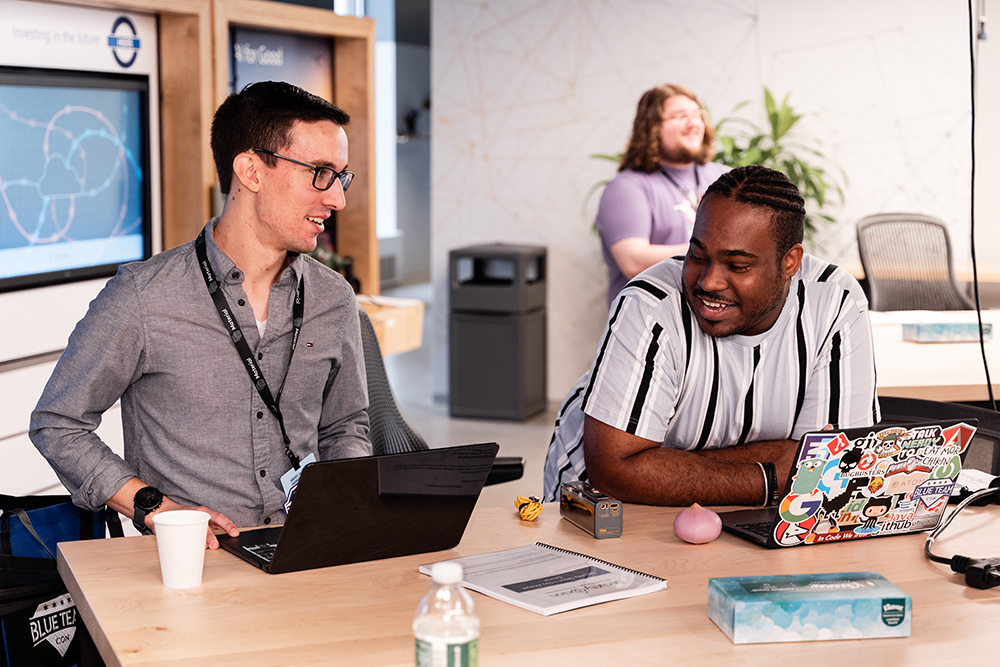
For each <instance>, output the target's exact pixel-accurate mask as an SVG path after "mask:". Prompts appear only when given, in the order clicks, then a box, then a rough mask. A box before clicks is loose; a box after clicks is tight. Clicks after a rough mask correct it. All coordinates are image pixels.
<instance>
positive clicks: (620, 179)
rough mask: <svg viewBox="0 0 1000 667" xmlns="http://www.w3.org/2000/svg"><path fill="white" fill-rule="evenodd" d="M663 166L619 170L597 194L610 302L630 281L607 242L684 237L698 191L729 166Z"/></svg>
mask: <svg viewBox="0 0 1000 667" xmlns="http://www.w3.org/2000/svg"><path fill="white" fill-rule="evenodd" d="M664 169H665V170H666V172H667V174H669V175H670V177H669V178H668V177H667V176H665V175H664V174H663V173H662V172H660V171H653V172H650V173H648V174H647V173H644V172H641V171H633V170H631V169H626V170H624V171H620V172H618V175H616V176H615V177H614V178H613V179H612V180H611V182H610V183H608V185H607V187H606V188H605V189H604V194H603V195H601V205H600V207H599V208H598V210H597V221H596V224H597V230H598V231H599V232H600V234H601V248H602V250H603V251H604V261H605V262H606V263H607V265H608V278H609V280H608V305H609V306H610V304H611V302H612V301H613V300H614V298H615V297H616V296H618V292H620V291H621V289H622V288H623V287H625V283H626V282H628V280H627V279H626V278H625V275H624V274H623V273H622V272H621V270H619V268H618V264H616V263H615V258H614V256H613V255H612V254H611V249H610V248H611V246H612V245H614V244H615V243H617V242H618V241H621V240H622V239H628V238H642V239H648V240H649V242H650V243H652V244H654V245H674V244H677V243H687V241H688V239H690V238H691V230H692V228H693V227H694V216H695V211H696V209H697V208H698V202H699V201H701V196H702V195H703V194H704V193H705V190H706V189H707V188H708V186H709V185H711V184H712V183H713V182H715V179H717V178H718V177H719V176H720V175H722V174H724V173H726V172H727V171H729V167H727V166H725V165H722V164H719V163H717V162H709V163H708V164H696V165H693V166H691V167H687V168H685V169H674V168H672V167H664Z"/></svg>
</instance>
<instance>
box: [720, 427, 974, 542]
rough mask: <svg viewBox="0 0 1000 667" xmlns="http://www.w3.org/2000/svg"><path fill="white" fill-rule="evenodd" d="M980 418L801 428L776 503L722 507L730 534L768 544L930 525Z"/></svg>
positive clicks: (945, 499)
mask: <svg viewBox="0 0 1000 667" xmlns="http://www.w3.org/2000/svg"><path fill="white" fill-rule="evenodd" d="M977 426H978V422H977V421H976V420H975V419H970V420H967V421H949V422H937V423H928V424H907V425H905V426H893V425H887V424H876V425H875V426H867V427H864V428H855V429H845V430H833V431H819V432H813V433H806V434H805V435H803V436H802V438H801V439H800V440H799V446H798V451H797V452H796V456H795V463H794V464H793V465H792V469H791V472H790V473H789V479H788V482H787V483H786V485H785V493H784V495H783V496H782V498H781V501H780V502H779V503H778V506H777V507H767V508H762V509H753V510H736V511H731V512H720V513H719V516H720V518H721V519H722V527H723V529H724V530H726V531H727V532H730V533H732V534H734V535H738V536H740V537H743V538H746V539H749V540H752V541H754V542H756V543H758V544H760V545H762V546H766V547H768V548H772V549H773V548H778V547H795V546H800V545H810V544H823V543H826V542H843V541H845V540H856V539H861V538H867V537H883V536H886V535H899V534H902V533H912V532H916V531H921V530H929V529H932V528H935V527H936V526H937V525H938V523H940V521H941V518H942V516H943V515H944V509H945V507H946V506H947V504H948V499H949V497H950V496H951V492H952V489H953V488H954V486H955V480H956V479H957V478H958V474H959V473H960V472H961V470H962V460H963V458H964V456H965V451H966V449H967V448H968V446H969V443H970V442H971V441H972V436H973V435H975V433H976V428H977Z"/></svg>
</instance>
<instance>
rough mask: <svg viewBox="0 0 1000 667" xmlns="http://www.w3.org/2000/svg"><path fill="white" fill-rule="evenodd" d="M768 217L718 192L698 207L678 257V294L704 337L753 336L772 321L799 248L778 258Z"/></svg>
mask: <svg viewBox="0 0 1000 667" xmlns="http://www.w3.org/2000/svg"><path fill="white" fill-rule="evenodd" d="M771 215H772V211H771V209H769V208H766V207H762V206H753V205H750V204H745V203H742V202H738V201H736V200H735V199H727V198H725V197H723V196H721V195H718V194H713V195H709V196H708V197H706V198H705V199H704V200H703V201H702V204H701V206H700V207H699V208H698V217H697V219H696V220H695V226H694V232H693V234H692V236H691V245H690V246H689V248H688V253H687V256H686V257H685V258H684V296H685V298H686V299H687V301H688V304H689V305H690V306H691V309H692V311H694V315H695V318H696V319H697V320H698V325H699V326H700V327H701V329H702V331H704V332H705V333H707V334H708V335H710V336H716V337H722V336H733V335H744V336H754V335H757V334H761V333H764V332H765V331H767V330H768V329H770V328H771V327H772V326H773V325H774V323H775V322H776V321H777V320H778V316H779V315H780V314H781V308H782V307H783V306H784V303H785V297H786V296H787V295H788V285H789V282H790V281H791V279H792V277H793V276H794V275H795V272H796V271H798V269H799V263H800V262H801V260H802V246H801V245H799V244H795V245H794V246H792V248H791V249H789V250H788V252H786V253H785V254H784V255H783V256H782V257H779V256H778V247H777V243H776V242H775V239H774V235H773V233H772V223H771Z"/></svg>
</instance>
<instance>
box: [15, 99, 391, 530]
mask: <svg viewBox="0 0 1000 667" xmlns="http://www.w3.org/2000/svg"><path fill="white" fill-rule="evenodd" d="M348 122H350V117H349V116H348V115H347V114H346V113H345V112H344V111H342V110H341V109H339V108H337V107H336V106H334V105H333V104H330V103H329V102H327V101H325V100H323V99H320V98H318V97H316V96H314V95H312V94H310V93H307V92H306V91H304V90H302V89H300V88H297V87H295V86H292V85H290V84H287V83H276V82H263V83H257V84H252V85H250V86H248V87H246V88H244V90H243V91H242V92H240V93H239V94H235V95H230V96H229V98H228V99H227V100H226V101H225V102H224V103H223V104H222V106H221V107H219V109H218V111H217V112H216V114H215V119H214V121H213V123H212V152H213V156H214V159H215V164H216V169H217V172H218V176H219V183H220V187H221V189H222V192H223V193H224V194H225V195H226V204H225V208H224V210H223V212H222V215H220V216H219V217H218V218H215V219H213V220H211V221H209V223H208V224H207V225H206V226H205V228H204V229H203V230H202V232H201V234H200V235H199V236H198V238H197V240H195V241H192V242H190V243H187V244H184V245H181V246H178V247H176V248H173V249H171V250H167V251H165V252H163V253H160V254H158V255H156V256H154V257H153V258H151V259H149V260H146V261H144V262H136V263H133V264H126V265H123V266H122V267H121V268H120V269H119V271H118V274H117V275H116V276H115V277H114V278H112V279H111V280H110V281H109V282H108V284H107V286H106V287H105V288H104V290H103V291H102V292H101V293H100V295H98V297H97V298H96V299H95V300H94V301H93V303H91V304H90V310H89V311H88V313H87V315H86V317H84V319H83V320H81V321H80V323H79V324H78V325H77V327H76V329H75V331H74V332H73V334H72V336H71V337H70V340H69V345H68V346H67V348H66V351H65V352H64V353H63V355H62V357H61V358H60V360H59V363H58V364H57V366H56V369H55V371H54V372H53V375H52V377H51V378H50V380H49V382H48V385H47V386H46V388H45V391H44V393H43V395H42V397H41V399H40V400H39V402H38V405H37V407H36V409H35V411H34V412H33V413H32V417H31V430H30V437H31V439H32V442H33V443H34V444H35V446H36V447H37V448H38V450H39V451H40V452H41V453H42V454H43V455H44V456H45V457H46V459H48V461H49V462H50V464H51V465H52V467H53V468H54V469H55V471H56V473H57V474H58V476H59V478H60V480H61V481H62V482H63V484H64V485H65V486H66V488H67V489H69V491H70V492H71V493H72V496H73V502H74V503H75V504H77V505H78V506H80V507H86V508H88V509H92V510H94V509H98V508H100V507H101V506H103V505H107V506H109V507H111V508H112V509H114V510H117V511H119V512H121V513H122V514H125V515H126V516H130V517H133V522H134V523H135V525H136V528H137V529H138V530H141V531H143V532H148V531H149V530H151V529H152V528H153V522H152V520H151V516H152V515H154V514H156V513H158V512H162V511H166V510H175V509H183V508H186V509H201V510H204V511H207V512H209V514H210V515H211V519H210V522H209V534H208V535H207V537H206V545H207V546H208V547H210V548H218V540H217V539H216V538H215V536H214V534H213V533H212V530H213V529H214V530H223V531H225V532H227V533H228V534H230V535H233V536H235V535H237V534H239V533H238V530H237V528H236V526H256V525H266V524H272V525H273V524H276V523H281V522H283V521H284V516H285V504H286V501H287V500H288V497H289V496H290V494H291V492H292V490H293V489H294V484H295V481H296V480H297V476H296V474H297V472H298V471H300V470H301V468H302V466H303V465H305V464H307V463H309V462H311V461H312V460H319V459H324V460H325V459H334V458H347V457H355V456H367V455H370V454H371V444H370V443H369V442H368V437H367V434H368V417H367V414H366V412H365V409H366V408H367V405H368V398H367V390H366V382H365V369H364V355H363V351H362V347H361V334H360V327H359V322H358V313H357V302H356V301H355V298H354V293H353V291H352V290H351V288H350V286H349V285H348V284H347V281H346V280H344V279H343V277H341V276H340V275H339V274H336V273H334V272H333V271H332V270H330V269H329V268H327V267H325V266H323V265H321V264H320V263H319V262H316V261H314V260H313V259H312V258H310V257H308V256H307V255H306V253H308V252H310V251H312V250H313V249H314V248H315V247H316V238H317V236H318V235H319V234H320V232H322V231H323V229H324V227H325V225H326V222H327V220H328V218H330V217H331V216H332V214H333V212H334V211H339V210H341V209H342V208H344V206H345V203H346V202H345V192H346V190H347V189H348V187H349V186H350V185H351V181H352V179H353V177H354V174H352V173H351V172H350V171H347V135H346V133H345V132H344V128H343V126H344V125H346V124H347V123H348ZM119 400H120V401H121V413H122V425H123V430H124V433H123V435H124V444H125V452H124V453H125V456H124V459H122V458H121V457H119V456H118V455H117V454H115V453H114V452H112V451H111V449H110V448H108V446H107V445H106V444H105V443H104V442H103V441H102V440H101V439H100V438H99V437H98V436H97V434H96V433H95V430H96V429H97V427H98V425H99V424H100V423H101V415H102V414H103V413H104V412H105V411H106V410H107V409H109V408H110V407H111V406H112V405H114V404H115V402H117V401H119Z"/></svg>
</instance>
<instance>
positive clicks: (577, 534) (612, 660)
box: [58, 504, 1000, 667]
mask: <svg viewBox="0 0 1000 667" xmlns="http://www.w3.org/2000/svg"><path fill="white" fill-rule="evenodd" d="M676 512H677V510H676V509H672V508H654V507H645V506H638V505H628V506H627V507H626V509H625V533H624V535H623V536H622V537H621V538H618V539H610V540H595V539H593V538H592V537H589V536H587V535H586V534H585V533H584V532H583V531H581V530H580V529H578V528H576V527H575V526H573V525H571V524H569V523H568V522H566V521H562V520H561V519H560V517H559V510H558V506H557V505H552V504H550V505H546V507H545V511H544V512H543V514H542V515H541V516H540V517H539V519H538V520H537V521H535V522H534V523H526V522H521V521H520V520H519V519H517V518H516V513H515V511H514V508H513V507H511V508H510V509H507V508H502V507H492V508H484V509H479V510H477V511H476V513H475V514H474V515H473V518H472V522H471V523H470V525H469V528H468V530H467V531H466V534H465V537H464V539H463V540H462V543H461V544H460V545H459V546H458V548H456V549H453V550H450V551H445V552H438V553H435V554H423V555H420V556H409V557H404V558H396V559H391V560H385V561H377V562H372V563H358V564H354V565H344V566H340V567H334V568H327V569H322V570H313V571H308V572H297V573H292V574H281V575H269V574H265V573H263V572H261V571H259V570H257V569H255V568H254V567H252V566H251V565H248V564H246V563H244V562H243V561H241V560H239V559H237V558H236V557H235V556H233V555H231V554H228V553H225V552H222V551H216V552H209V553H208V554H206V559H205V575H204V583H203V584H202V585H201V586H200V587H199V588H194V589H187V590H172V589H167V588H164V587H163V586H162V584H161V581H160V574H159V565H158V562H157V555H156V543H155V538H153V537H131V538H120V539H116V540H101V541H90V542H71V543H64V544H61V545H60V546H59V556H58V561H59V572H60V574H62V576H63V579H64V580H65V582H66V584H67V586H68V587H69V590H70V592H71V593H72V594H73V598H74V599H75V600H76V602H77V605H78V607H79V609H80V613H81V615H82V617H83V618H84V620H85V622H86V624H87V627H88V628H89V629H90V631H91V633H92V635H93V636H94V640H95V642H96V643H97V646H98V648H99V649H100V650H101V653H102V655H103V656H104V658H105V660H106V661H107V664H108V665H157V666H161V665H175V664H176V665H212V666H216V667H217V666H220V665H293V664H294V665H330V664H345V665H412V664H413V660H414V644H413V635H412V631H411V628H410V624H411V623H412V620H413V612H414V610H415V609H416V606H417V601H418V600H419V598H420V597H421V596H422V595H423V594H424V593H425V592H426V591H427V589H428V588H429V587H430V578H429V577H426V576H423V575H421V574H419V573H418V572H417V566H418V565H419V564H421V563H429V562H435V561H438V560H442V559H446V558H454V557H458V556H465V555H471V554H476V553H482V552H485V551H490V550H495V549H501V548H507V547H513V546H520V545H524V544H529V543H532V542H535V541H543V542H546V543H548V544H553V545H556V546H560V547H564V548H567V549H574V550H577V551H582V552H586V553H589V554H592V555H594V556H597V557H599V558H603V559H605V560H610V561H612V562H615V563H618V564H621V565H623V566H626V567H632V568H635V569H639V570H643V571H645V572H649V573H651V574H655V575H659V576H662V577H665V578H667V579H668V583H669V589H668V590H666V591H662V592H657V593H652V594H649V595H644V596H640V597H636V598H631V599H627V600H619V601H616V602H611V603H608V604H604V605H597V606H593V607H587V608H583V609H578V610H574V611H570V612H566V613H563V614H558V615H555V616H550V617H543V616H539V615H537V614H534V613H532V612H529V611H525V610H523V609H520V608H518V607H515V606H513V605H508V604H505V603H503V602H499V601H497V600H493V599H492V598H488V597H485V596H482V595H478V594H473V597H474V599H475V601H476V605H477V609H478V612H479V616H480V619H481V621H482V636H481V638H480V655H481V664H482V665H484V667H486V666H489V667H493V666H504V665H510V666H514V667H525V666H526V665H568V664H572V661H577V662H578V664H588V665H662V664H684V665H704V664H708V665H711V664H724V665H760V664H773V663H779V664H802V665H809V666H810V667H821V666H823V665H835V666H836V667H843V665H844V664H845V658H846V656H847V652H848V651H849V652H851V653H852V654H853V655H854V656H855V658H854V659H855V660H858V661H863V663H864V664H866V665H868V664H871V665H888V664H892V665H903V664H905V665H931V664H933V665H942V664H955V661H957V660H960V659H961V660H962V661H963V662H965V663H967V664H994V663H995V662H996V656H997V648H996V639H995V636H994V634H993V633H994V632H995V631H996V624H997V620H998V619H1000V588H997V589H992V590H986V591H980V590H975V589H971V588H967V587H966V586H965V585H964V582H963V580H962V578H961V577H959V576H958V575H954V574H952V573H951V572H950V570H948V568H947V567H946V566H942V565H938V564H935V563H931V562H930V561H928V560H926V559H925V558H924V556H923V542H924V535H922V534H915V535H905V536H899V537H890V538H881V539H871V540H865V541H861V542H854V543H849V542H845V543H833V544H826V545H822V546H813V547H799V548H795V549H789V550H776V551H767V550H765V549H762V548H760V547H757V546H756V545H753V544H751V543H749V542H745V541H743V540H740V539H738V538H736V537H733V536H731V535H728V534H726V533H723V535H722V536H721V537H720V538H719V539H718V540H716V541H715V542H712V543H710V544H706V545H700V546H695V545H689V544H685V543H683V542H680V541H679V540H678V539H677V538H676V537H675V535H674V533H673V529H672V527H671V526H672V522H673V518H674V515H675V514H676ZM998 522H1000V507H997V506H991V507H988V508H969V509H966V510H965V511H963V512H962V514H961V515H960V516H959V517H958V518H957V519H956V521H955V522H954V523H953V524H952V526H951V527H950V528H949V529H948V531H947V532H946V533H945V535H944V537H942V538H940V539H939V540H938V541H937V542H936V543H935V550H936V552H937V553H940V554H943V555H947V556H950V555H952V554H953V553H955V552H959V553H962V554H965V555H970V556H989V555H1000V531H998V530H997V527H998V525H1000V524H998ZM836 571H877V572H880V573H881V574H882V575H884V576H885V577H887V578H888V579H889V580H890V581H892V582H893V583H895V584H896V585H898V586H899V587H900V588H902V589H903V590H904V591H906V592H907V593H908V594H910V595H911V596H912V598H913V605H914V614H913V635H912V636H911V637H909V638H896V639H865V640H860V641H851V642H834V643H830V642H826V643H824V644H822V645H819V644H816V643H813V642H802V643H790V644H758V645H741V646H736V645H734V644H732V643H731V642H730V641H729V639H728V638H727V637H726V636H725V635H724V634H723V633H722V631H720V630H719V629H718V628H717V627H716V626H715V624H714V623H712V621H710V620H709V618H708V615H707V599H708V598H707V586H708V578H709V577H713V576H737V575H761V574H793V573H809V572H836ZM959 656H961V658H959ZM977 661H978V663H977Z"/></svg>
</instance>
